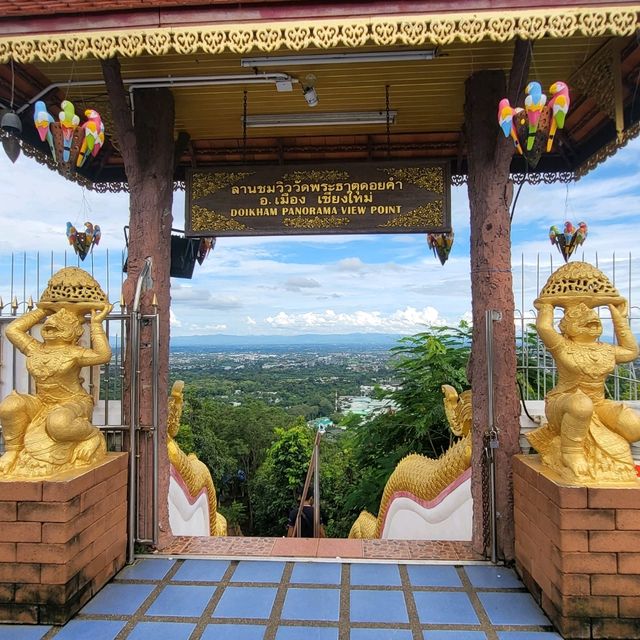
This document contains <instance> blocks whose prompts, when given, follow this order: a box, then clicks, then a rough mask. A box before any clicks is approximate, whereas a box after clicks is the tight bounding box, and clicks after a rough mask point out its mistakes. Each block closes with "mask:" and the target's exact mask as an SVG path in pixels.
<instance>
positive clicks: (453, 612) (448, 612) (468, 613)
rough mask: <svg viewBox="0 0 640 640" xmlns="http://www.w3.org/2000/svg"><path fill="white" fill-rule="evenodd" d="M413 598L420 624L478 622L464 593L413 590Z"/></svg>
mask: <svg viewBox="0 0 640 640" xmlns="http://www.w3.org/2000/svg"><path fill="white" fill-rule="evenodd" d="M501 595H502V594H501ZM413 598H414V600H415V602H416V609H417V610H418V618H419V619H420V622H421V623H422V624H480V621H479V620H478V616H477V615H476V612H475V611H474V609H473V605H472V604H471V600H469V596H467V594H466V593H456V592H442V591H417V592H415V591H414V593H413Z"/></svg>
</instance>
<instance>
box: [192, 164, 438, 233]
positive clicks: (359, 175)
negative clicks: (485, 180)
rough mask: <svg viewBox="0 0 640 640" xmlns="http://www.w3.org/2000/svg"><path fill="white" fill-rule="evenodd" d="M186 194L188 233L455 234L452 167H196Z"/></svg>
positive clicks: (376, 165) (362, 165)
mask: <svg viewBox="0 0 640 640" xmlns="http://www.w3.org/2000/svg"><path fill="white" fill-rule="evenodd" d="M186 190H187V196H186V199H185V200H186V216H185V227H186V235H188V236H260V235H303V234H331V233H344V234H351V233H429V232H442V231H450V230H451V197H450V176H449V167H448V164H447V163H428V162H411V163H404V162H375V163H366V164H364V163H359V164H339V165H338V164H336V165H325V164H323V165H321V166H320V167H318V168H313V167H312V166H311V165H297V166H243V167H237V168H233V169H229V170H223V169H218V168H212V169H192V170H191V171H189V172H188V174H187V184H186Z"/></svg>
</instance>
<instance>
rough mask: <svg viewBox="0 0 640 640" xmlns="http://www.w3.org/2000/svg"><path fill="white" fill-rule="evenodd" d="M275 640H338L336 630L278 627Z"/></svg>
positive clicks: (327, 628) (329, 628)
mask: <svg viewBox="0 0 640 640" xmlns="http://www.w3.org/2000/svg"><path fill="white" fill-rule="evenodd" d="M276 640H338V628H337V627H278V631H277V632H276Z"/></svg>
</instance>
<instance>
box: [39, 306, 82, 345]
mask: <svg viewBox="0 0 640 640" xmlns="http://www.w3.org/2000/svg"><path fill="white" fill-rule="evenodd" d="M78 329H79V330H80V332H81V331H82V327H81V325H80V323H79V322H78V319H77V318H76V316H75V315H74V314H72V313H69V312H68V311H65V310H61V311H57V312H56V313H54V314H53V315H50V316H49V317H48V318H47V319H46V320H45V322H44V324H43V325H42V329H41V331H40V333H41V335H42V339H43V340H44V341H45V342H49V343H54V342H66V343H68V344H73V343H75V342H76V340H77V339H78V337H79V336H78Z"/></svg>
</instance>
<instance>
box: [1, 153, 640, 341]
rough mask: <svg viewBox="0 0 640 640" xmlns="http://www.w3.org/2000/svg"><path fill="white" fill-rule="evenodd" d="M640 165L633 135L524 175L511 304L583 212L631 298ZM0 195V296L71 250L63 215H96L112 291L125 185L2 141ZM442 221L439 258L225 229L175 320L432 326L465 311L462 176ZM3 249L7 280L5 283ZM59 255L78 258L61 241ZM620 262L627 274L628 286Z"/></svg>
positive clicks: (322, 328)
mask: <svg viewBox="0 0 640 640" xmlns="http://www.w3.org/2000/svg"><path fill="white" fill-rule="evenodd" d="M639 177H640V140H636V141H633V142H631V143H630V144H629V145H628V146H627V147H626V148H624V149H622V150H620V151H619V152H618V153H617V154H616V156H614V157H613V158H611V159H609V160H608V161H607V162H606V163H605V164H604V165H603V166H601V167H600V168H598V169H597V170H596V171H594V172H592V173H591V174H589V175H588V176H586V177H585V178H583V179H582V180H580V181H579V182H577V183H572V184H570V185H564V184H555V185H540V186H535V187H533V186H530V185H525V186H524V188H523V189H522V193H521V194H520V198H519V201H518V206H517V209H516V212H515V217H514V222H513V252H512V257H513V269H514V282H515V284H516V287H515V289H516V291H515V295H516V306H517V307H519V308H524V310H525V312H529V311H530V309H531V300H532V299H533V297H534V296H535V292H536V290H537V279H536V262H537V260H538V255H539V260H540V265H541V276H540V278H541V282H540V284H539V286H542V285H543V284H544V281H545V280H546V277H547V276H548V274H549V272H550V260H553V264H554V266H556V267H557V266H559V265H560V264H561V257H560V254H559V253H558V252H557V251H556V249H555V248H552V247H551V246H550V244H549V240H548V229H549V226H550V225H551V224H557V225H559V226H562V224H563V222H564V220H566V219H570V220H572V221H573V222H574V223H575V224H577V223H578V222H579V221H581V220H585V221H586V222H587V223H588V225H589V237H588V239H587V242H586V243H585V245H584V257H585V259H586V260H588V261H591V262H595V260H596V254H597V260H598V264H599V266H600V267H601V268H602V269H603V270H604V271H605V272H606V273H607V274H608V275H609V277H611V278H613V277H614V275H615V278H616V285H617V286H618V288H619V289H620V290H621V292H622V293H623V294H624V295H626V296H629V294H631V298H632V304H636V302H640V266H639V263H638V257H639V256H640V249H638V248H637V244H638V238H639V237H640V234H639V233H638V222H639V220H640V179H639ZM0 193H1V194H2V198H1V199H0V230H1V232H0V296H1V297H2V298H3V301H4V302H5V303H6V302H8V300H9V299H10V296H11V294H12V293H14V294H16V295H18V297H19V298H21V297H22V294H23V292H24V293H25V294H26V296H29V295H33V296H34V297H36V290H37V289H38V288H39V289H40V290H41V289H42V288H43V287H44V285H45V284H46V280H47V278H48V277H49V274H50V270H51V260H52V255H53V263H54V269H57V268H59V267H60V266H63V264H64V252H65V250H67V249H69V245H68V243H67V239H66V236H65V227H66V222H67V220H69V221H71V222H72V223H74V224H76V226H78V225H79V226H82V223H83V222H84V221H85V220H91V221H92V222H93V223H98V224H99V225H100V226H101V228H102V241H101V243H100V246H98V247H97V248H96V249H95V252H94V257H93V266H92V264H91V261H90V258H87V260H86V261H85V262H84V263H81V266H83V267H85V268H87V269H89V270H91V269H92V268H93V270H94V274H95V275H96V277H97V279H98V280H99V281H100V282H101V284H102V285H103V287H105V288H106V285H107V282H106V280H107V270H106V255H107V252H108V254H109V263H110V269H109V295H110V298H111V299H112V301H115V302H117V301H118V299H119V285H120V280H121V274H120V261H121V253H122V249H123V245H124V238H123V232H122V229H123V226H124V225H125V224H127V219H128V197H127V195H126V194H97V193H94V192H91V191H87V190H83V189H81V188H80V187H79V186H77V185H76V184H74V183H71V182H68V181H66V180H65V179H64V178H62V177H61V176H59V175H57V174H54V173H53V172H51V171H49V170H48V169H46V168H44V167H41V166H40V165H39V164H37V163H36V162H35V161H34V160H31V159H29V158H26V157H24V156H21V157H20V158H19V159H18V161H17V162H16V164H15V165H13V164H11V162H10V161H9V160H8V159H7V157H6V156H5V155H4V153H0ZM183 220H184V195H183V193H181V192H177V193H176V194H175V201H174V226H175V227H178V228H181V227H182V225H183ZM452 220H453V227H454V230H455V234H456V236H455V243H454V246H453V250H452V252H451V256H450V258H449V261H448V262H447V263H446V265H445V266H444V267H442V266H440V263H439V261H438V260H437V259H436V258H435V257H434V256H433V254H432V253H431V251H430V250H429V249H428V247H427V244H426V241H425V236H424V235H423V234H420V235H377V236H359V235H353V236H323V237H317V236H314V237H305V236H298V237H289V238H281V237H269V238H221V239H219V240H218V242H217V246H216V248H215V250H214V251H213V252H212V253H211V254H210V256H209V257H208V258H207V260H206V261H205V263H204V264H203V265H202V266H199V265H196V267H195V271H194V277H193V279H192V280H173V282H172V307H171V315H172V332H173V333H174V334H175V335H192V334H208V333H228V334H283V335H284V334H298V333H314V332H315V333H348V332H360V331H362V332H384V333H398V334H409V333H414V332H416V331H420V330H422V329H424V326H425V325H428V324H446V323H448V324H452V323H457V322H458V321H459V320H460V319H461V318H468V317H469V314H470V310H471V294H470V280H469V211H468V202H467V193H466V186H465V187H460V188H454V190H453V194H452ZM36 250H39V251H40V279H39V282H38V280H37V278H36V275H35V273H36V264H37V263H36V256H35V251H36ZM12 252H13V255H14V267H13V268H14V272H15V274H16V278H15V280H16V283H17V284H16V286H15V287H14V289H13V291H12V290H11V288H10V284H9V273H10V269H11V254H12ZM614 252H615V255H616V266H615V274H614V268H613V261H612V255H613V253H614ZM633 252H635V256H634V255H633ZM630 253H631V254H632V258H631V267H629V262H630V259H629V254H630ZM67 262H68V263H69V264H75V262H76V259H75V258H74V255H73V252H71V251H68V253H67ZM629 269H631V273H632V277H631V282H632V283H635V284H634V286H631V287H630V285H629V278H628V272H629ZM523 272H524V274H525V287H524V299H523V293H522V287H521V284H520V283H521V276H522V273H523ZM23 273H24V274H26V279H23ZM23 280H24V281H25V284H24V285H23ZM5 312H6V310H5ZM638 315H640V313H639V314H638Z"/></svg>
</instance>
